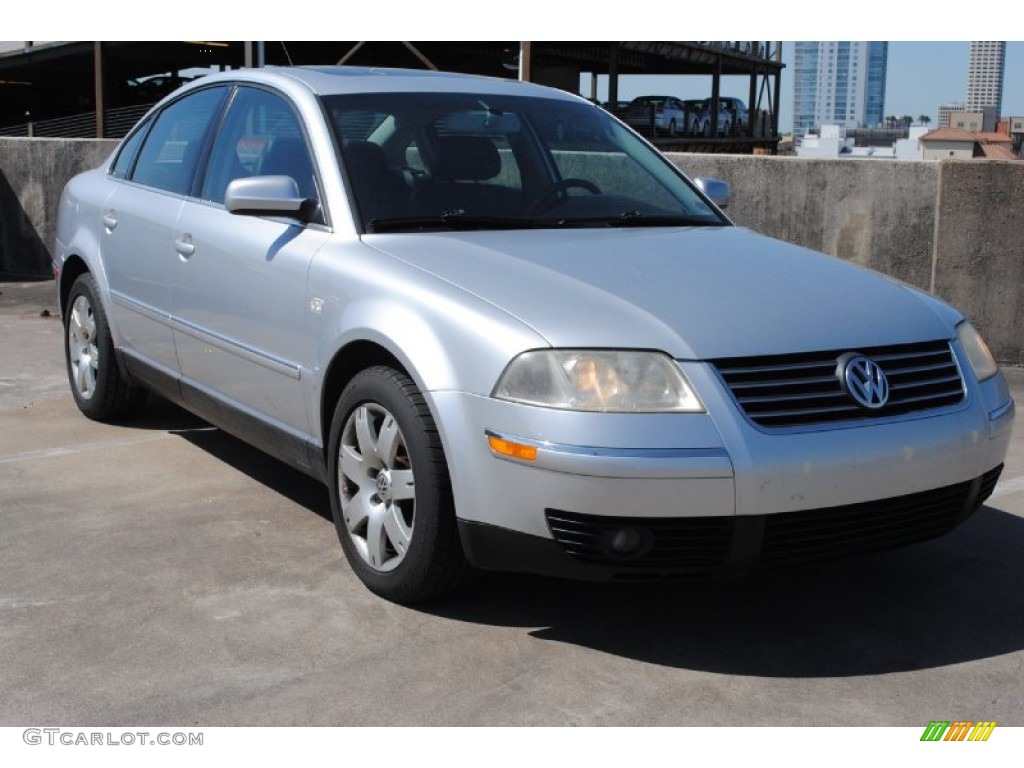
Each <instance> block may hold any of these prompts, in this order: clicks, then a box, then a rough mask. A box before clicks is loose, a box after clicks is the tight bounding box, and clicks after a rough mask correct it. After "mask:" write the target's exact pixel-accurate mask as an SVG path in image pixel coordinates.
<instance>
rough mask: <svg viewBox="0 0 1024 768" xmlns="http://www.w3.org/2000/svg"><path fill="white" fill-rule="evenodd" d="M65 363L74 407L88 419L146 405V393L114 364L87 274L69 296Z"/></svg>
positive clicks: (107, 329)
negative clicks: (129, 380)
mask: <svg viewBox="0 0 1024 768" xmlns="http://www.w3.org/2000/svg"><path fill="white" fill-rule="evenodd" d="M64 360H65V362H66V363H67V369H68V381H69V383H70V384H71V394H72V395H73V396H74V398H75V404H76V405H78V409H79V410H80V411H81V412H82V413H83V414H85V415H86V416H88V417H89V418H90V419H95V420H97V421H106V420H108V419H115V418H118V417H120V416H127V415H129V414H131V413H133V412H135V411H137V410H138V409H139V408H141V406H142V404H143V403H144V402H145V399H146V390H145V389H142V388H141V387H136V386H133V385H132V384H131V383H129V382H128V381H127V380H126V379H125V377H124V376H122V374H121V369H120V368H119V367H118V365H117V360H116V359H115V357H114V342H113V340H112V339H111V336H110V325H109V324H108V322H107V314H106V312H104V310H103V305H102V304H101V303H100V298H99V290H98V289H97V287H96V281H95V279H94V278H93V276H92V275H90V274H89V273H88V272H86V273H85V274H83V275H80V276H79V277H78V279H77V280H75V282H74V284H73V285H72V286H71V292H70V293H69V294H68V303H67V307H66V309H65V311H64Z"/></svg>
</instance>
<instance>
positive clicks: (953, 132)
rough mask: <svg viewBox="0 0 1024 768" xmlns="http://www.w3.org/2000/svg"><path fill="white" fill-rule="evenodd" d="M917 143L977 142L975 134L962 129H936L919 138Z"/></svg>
mask: <svg viewBox="0 0 1024 768" xmlns="http://www.w3.org/2000/svg"><path fill="white" fill-rule="evenodd" d="M918 141H965V142H966V141H969V142H972V143H973V142H975V141H978V137H977V135H976V134H973V133H971V132H970V131H965V130H964V129H963V128H936V129H935V130H934V131H928V133H926V134H925V135H924V136H920V137H919V138H918Z"/></svg>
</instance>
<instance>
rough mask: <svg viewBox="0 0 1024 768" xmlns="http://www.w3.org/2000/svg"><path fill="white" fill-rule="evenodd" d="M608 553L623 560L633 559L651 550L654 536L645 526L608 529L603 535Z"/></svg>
mask: <svg viewBox="0 0 1024 768" xmlns="http://www.w3.org/2000/svg"><path fill="white" fill-rule="evenodd" d="M605 544H606V549H607V551H608V553H609V554H611V555H612V556H614V557H617V558H621V559H623V560H635V559H637V558H640V557H643V556H644V555H646V554H647V553H648V552H650V550H651V546H652V545H653V544H654V537H653V536H652V535H651V532H650V531H649V530H647V529H646V528H635V527H632V526H627V527H623V528H614V529H612V530H610V531H609V532H608V533H607V534H606V537H605Z"/></svg>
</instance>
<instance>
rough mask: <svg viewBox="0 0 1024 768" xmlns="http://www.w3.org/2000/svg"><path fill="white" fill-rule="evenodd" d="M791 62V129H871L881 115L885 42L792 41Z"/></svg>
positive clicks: (799, 130) (887, 50)
mask: <svg viewBox="0 0 1024 768" xmlns="http://www.w3.org/2000/svg"><path fill="white" fill-rule="evenodd" d="M793 52H794V60H793V131H794V133H795V134H796V135H797V136H803V135H804V134H806V133H807V131H808V130H810V129H812V128H817V127H819V126H822V125H826V124H836V125H842V126H846V127H849V128H856V127H873V126H876V125H878V124H880V123H881V122H882V120H883V118H884V115H885V72H886V66H887V63H888V55H889V44H888V43H885V42H797V43H794V48H793Z"/></svg>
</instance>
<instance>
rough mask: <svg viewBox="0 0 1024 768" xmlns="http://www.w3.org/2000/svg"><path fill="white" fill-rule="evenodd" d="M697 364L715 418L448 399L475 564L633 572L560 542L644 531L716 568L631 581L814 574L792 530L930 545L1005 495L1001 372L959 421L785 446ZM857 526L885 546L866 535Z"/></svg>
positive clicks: (905, 421)
mask: <svg viewBox="0 0 1024 768" xmlns="http://www.w3.org/2000/svg"><path fill="white" fill-rule="evenodd" d="M961 365H962V367H965V365H966V364H965V362H964V361H962V362H961ZM682 367H683V368H684V371H685V373H686V375H687V378H688V379H689V381H690V382H691V383H692V384H693V385H694V387H695V388H696V389H697V391H698V392H700V394H701V397H702V398H703V400H704V402H705V405H706V406H707V411H708V412H707V413H706V414H673V415H651V414H594V413H575V412H566V411H556V410H552V409H545V408H536V407H529V406H523V405H519V404H513V403H507V402H502V401H498V400H494V399H491V398H486V397H479V396H474V395H468V394H465V393H457V392H435V393H432V400H433V406H434V408H435V409H436V412H437V416H438V424H439V427H440V428H441V431H442V437H443V439H444V441H445V445H446V449H447V451H448V456H449V470H450V473H451V477H452V483H453V491H454V494H455V502H456V510H457V514H458V517H459V522H460V530H461V532H462V536H463V542H464V547H465V549H466V552H467V555H468V556H469V558H470V560H471V561H472V562H474V564H476V565H478V566H480V567H484V568H495V569H500V570H525V571H534V572H542V573H559V574H561V575H566V576H574V577H577V578H603V577H604V576H602V575H601V574H602V573H604V574H605V576H606V575H607V572H608V570H609V568H610V569H611V571H612V572H613V573H618V572H620V571H622V570H623V569H622V567H621V566H622V562H621V558H619V559H618V560H617V559H616V558H617V557H618V555H617V554H616V555H615V556H613V557H612V561H611V562H604V561H602V558H603V557H604V556H605V555H608V551H607V547H606V551H604V552H603V554H600V553H599V554H600V556H593V553H590V555H585V554H584V555H581V554H580V553H579V552H576V553H573V554H570V553H569V549H570V548H571V547H569V545H568V544H567V543H566V542H565V541H561V540H559V532H558V531H557V530H556V529H557V526H558V525H563V524H564V523H566V521H568V523H570V524H571V525H570V526H569V527H570V528H571V527H572V525H577V526H578V529H577V530H576V531H575V533H574V534H573V535H578V536H579V537H580V538H581V539H587V538H588V537H589V538H590V540H603V539H602V537H605V538H606V539H607V537H608V536H613V535H614V533H615V531H617V530H622V529H626V528H634V529H637V530H636V531H634V532H633V533H630V534H628V536H629V537H632V538H633V539H637V537H639V539H641V540H642V541H641V543H640V544H639V545H638V546H639V549H638V550H637V551H641V550H643V551H645V552H646V553H647V554H649V555H651V556H652V557H654V556H655V550H657V549H658V547H656V546H654V544H653V543H652V541H653V540H661V539H664V540H666V541H667V540H669V539H679V540H694V541H696V540H700V541H704V542H705V543H706V544H707V546H706V547H704V549H705V550H707V551H705V552H703V553H701V555H700V557H701V558H704V559H700V558H698V559H697V560H694V561H692V562H691V561H686V562H682V561H681V562H677V563H675V564H673V565H672V566H671V567H668V568H664V567H662V566H660V565H658V564H657V563H654V562H650V563H648V565H650V568H647V565H645V566H644V567H643V568H639V569H637V568H635V567H632V566H631V567H629V568H626V569H625V570H626V572H630V573H634V574H639V573H641V572H644V569H647V570H648V571H649V572H650V573H653V574H660V575H665V574H667V573H677V574H681V575H685V574H687V573H689V572H691V571H693V572H700V573H728V572H738V571H744V570H749V569H750V568H751V567H753V566H754V564H755V563H758V562H761V563H762V564H771V563H773V562H774V563H777V564H784V563H787V562H800V561H801V559H802V558H803V557H804V556H803V555H800V554H799V553H797V555H793V556H790V555H786V554H785V553H784V551H783V550H785V546H783V545H782V544H781V543H779V542H784V541H785V539H786V536H787V534H786V533H785V531H786V530H788V529H790V528H792V529H794V530H804V531H805V534H806V532H807V531H808V530H812V529H813V530H819V529H820V530H821V531H823V533H822V536H824V538H821V539H820V542H819V543H820V544H821V546H820V547H819V546H817V545H815V547H812V549H813V550H814V552H821V553H824V556H826V557H827V556H836V555H839V554H844V553H847V552H848V551H861V550H864V549H879V548H885V547H888V546H896V545H900V544H905V543H910V542H912V541H919V540H923V539H925V538H930V537H932V536H937V535H941V534H942V533H945V532H946V531H948V530H950V529H951V528H952V527H954V526H955V525H957V524H958V523H959V522H960V521H962V520H963V519H965V518H966V516H967V515H969V514H970V513H971V512H972V511H973V510H974V509H975V508H977V506H978V505H979V504H980V503H981V502H982V501H983V500H984V498H987V496H988V494H989V493H991V489H992V487H993V486H994V483H995V479H996V478H997V477H998V469H999V468H1000V467H1001V464H1002V462H1003V459H1004V457H1005V455H1006V450H1007V446H1008V443H1009V438H1010V428H1011V425H1012V422H1013V417H1014V408H1013V402H1012V400H1011V399H1010V397H1009V392H1008V389H1007V387H1006V385H1005V382H1004V380H1003V378H1002V376H1001V375H997V376H995V377H993V378H991V379H989V380H987V381H986V382H982V383H980V384H979V383H978V382H975V381H974V380H973V378H972V377H970V376H968V377H966V378H968V379H969V381H967V383H966V387H967V396H966V398H965V400H964V402H963V403H962V404H961V405H958V406H957V407H954V408H950V409H945V410H942V411H938V412H934V413H929V412H923V413H919V414H913V415H911V416H909V417H903V418H899V419H894V420H892V421H888V422H885V423H872V424H869V425H863V426H861V425H850V424H846V425H841V426H839V427H835V428H821V429H808V430H803V431H801V430H796V431H787V432H775V433H770V432H766V431H764V430H759V429H756V428H755V427H754V426H753V425H752V424H751V423H750V422H748V421H747V420H746V419H745V417H744V416H743V415H742V414H741V413H740V412H739V411H738V409H737V408H736V406H735V404H734V403H733V401H732V400H731V399H730V397H729V395H728V393H727V392H726V391H725V390H724V388H723V387H722V386H721V384H720V383H719V381H718V379H717V378H716V376H715V374H714V373H713V371H712V370H711V369H710V368H709V367H708V366H705V365H703V364H700V363H683V364H682ZM488 433H491V434H496V435H499V436H501V437H503V438H506V439H510V440H513V441H520V442H523V443H525V444H528V445H531V446H533V447H535V448H536V457H535V459H534V460H532V461H519V460H515V459H509V458H507V457H502V456H499V455H497V454H496V453H494V452H493V451H492V450H491V449H490V448H489V447H488V443H487V435H488ZM936 510H938V512H937V513H936V512H935V511H936ZM918 512H920V513H921V514H920V515H918ZM933 513H935V514H933ZM553 516H554V517H556V518H558V520H557V521H554V522H553ZM901 517H902V518H907V521H906V522H905V523H901V522H899V520H900V519H901ZM851 520H852V522H851ZM857 521H861V522H857ZM857 525H863V526H865V531H867V532H868V533H870V532H871V531H876V532H877V535H874V536H873V538H872V536H871V535H868V533H865V534H864V535H863V536H862V535H860V534H858V533H856V528H857ZM851 526H852V527H851ZM893 526H895V527H893ZM901 526H902V527H901ZM563 527H564V526H563ZM609 531H610V533H609ZM837 531H838V532H839V538H840V542H839V543H838V544H837V543H834V542H833V543H828V542H827V541H826V539H827V536H825V534H830V535H836V532H837ZM659 532H661V533H659ZM519 534H522V535H524V536H526V537H527V538H523V536H520V535H519ZM624 535H625V534H624ZM817 535H818V534H817V533H814V535H813V536H812V538H813V537H814V536H817ZM665 537H667V538H665ZM609 541H610V539H609ZM773 542H775V543H773ZM843 542H845V543H843ZM607 543H608V541H605V544H607ZM601 546H604V545H601ZM780 546H781V547H782V549H779V547H780ZM773 548H774V549H773ZM599 549H600V547H599ZM830 552H831V553H832V555H830V554H829V553H830ZM545 553H548V554H545ZM709 553H710V554H709ZM618 554H621V553H618ZM812 554H813V553H812ZM798 555H799V556H798ZM567 556H568V557H569V563H568V564H566V562H564V561H565V558H566V557H567ZM657 556H658V557H661V555H660V554H659V555H657ZM695 557H696V555H695ZM814 557H817V554H813V557H812V558H811V559H813V558H814ZM595 558H596V559H595ZM655 559H657V558H655ZM543 563H546V564H547V565H542V564H543Z"/></svg>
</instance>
